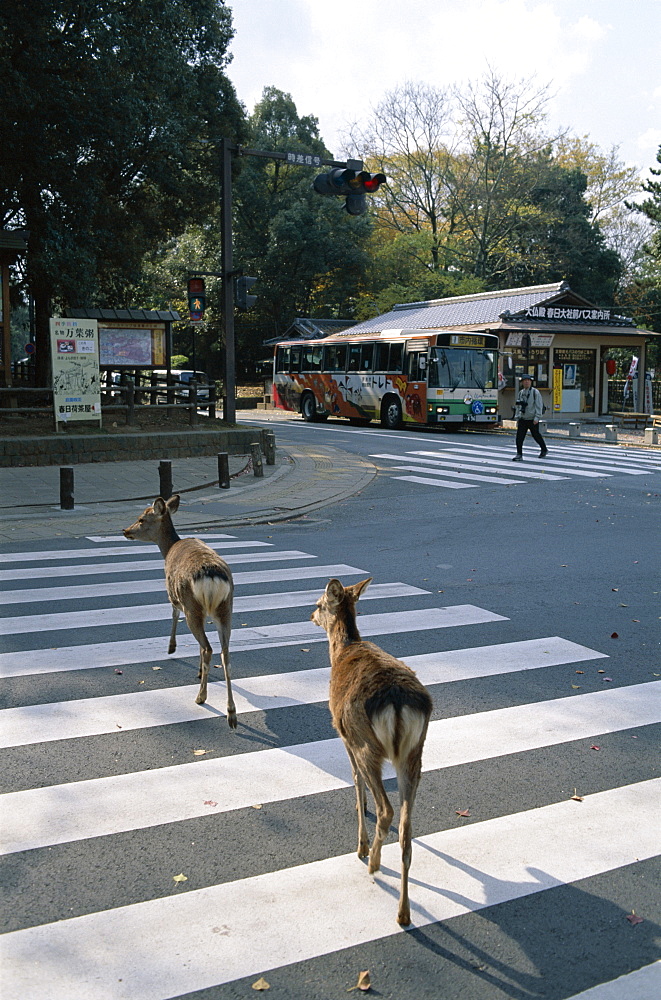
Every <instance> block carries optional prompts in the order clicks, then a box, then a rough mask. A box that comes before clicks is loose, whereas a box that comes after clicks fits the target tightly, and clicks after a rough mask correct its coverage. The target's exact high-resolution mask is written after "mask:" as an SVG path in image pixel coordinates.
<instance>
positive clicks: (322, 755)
mask: <svg viewBox="0 0 661 1000" xmlns="http://www.w3.org/2000/svg"><path fill="white" fill-rule="evenodd" d="M659 721H661V681H650V682H648V683H646V684H640V685H632V686H631V687H626V688H615V689H609V690H605V691H597V692H592V693H589V694H584V695H577V696H575V697H571V698H556V699H553V700H551V701H543V702H537V703H534V704H529V705H521V706H515V707H513V708H502V709H494V710H493V711H490V712H478V713H476V714H474V715H463V716H457V717H455V718H450V719H442V720H439V721H436V722H432V723H431V724H430V726H429V730H428V734H427V739H426V742H425V749H424V754H423V764H422V766H423V770H424V771H435V770H440V769H442V768H447V767H455V766H457V765H459V764H467V763H473V762H475V761H479V760H491V759H493V758H494V757H502V756H506V755H507V754H512V753H521V752H523V751H527V750H535V749H539V748H541V747H548V746H557V745H559V744H561V743H568V742H573V741H575V740H579V739H588V738H590V739H591V738H594V737H595V736H596V735H598V734H599V735H601V734H604V733H608V732H618V731H620V730H623V729H634V728H637V727H639V726H646V725H651V724H653V723H657V722H659ZM384 774H386V775H387V776H392V775H393V774H394V771H393V770H392V768H391V767H390V765H388V766H387V768H386V769H384ZM352 783H353V781H352V777H351V768H350V766H349V762H348V758H347V756H346V753H345V751H344V748H343V745H342V742H341V740H339V739H332V740H319V741H317V742H315V743H305V744H301V745H299V746H290V747H284V748H279V749H273V750H260V751H257V752H255V753H248V754H235V755H232V756H228V757H218V758H215V759H212V760H199V761H195V762H194V763H191V764H179V765H175V766H172V767H164V768H158V769H155V770H151V771H138V772H135V773H132V774H119V775H112V776H110V777H105V778H97V779H91V780H86V781H77V782H70V783H68V784H63V785H52V786H47V787H44V788H34V789H26V790H25V791H20V792H9V793H7V794H5V795H3V796H2V797H0V806H1V807H2V808H1V810H0V812H1V814H2V817H3V819H2V837H1V840H2V853H7V854H9V853H12V852H15V851H26V850H32V849H34V848H37V847H46V846H49V845H53V844H61V843H67V842H70V841H74V840H84V839H86V838H88V837H100V836H107V835H109V834H114V833H119V832H122V831H126V830H135V829H142V828H146V827H150V826H157V825H162V824H164V823H176V822H181V821H182V820H187V819H192V818H194V817H196V816H204V815H208V814H209V811H210V810H211V809H213V810H216V811H218V812H229V811H232V810H235V809H242V808H247V807H249V806H251V805H254V804H255V803H266V802H276V801H282V800H285V799H291V798H298V797H301V796H304V795H317V794H320V793H321V792H327V791H331V790H333V789H337V788H348V787H350V786H351V785H352ZM209 801H213V802H216V803H217V805H216V806H209V805H208V804H207V803H208V802H209ZM657 849H658V844H657Z"/></svg>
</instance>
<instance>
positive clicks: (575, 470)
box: [427, 445, 650, 476]
mask: <svg viewBox="0 0 661 1000" xmlns="http://www.w3.org/2000/svg"><path fill="white" fill-rule="evenodd" d="M472 449H473V454H478V453H479V454H483V455H488V456H489V457H490V458H493V460H494V461H497V462H498V463H499V464H500V463H501V462H503V461H507V457H506V456H505V455H503V458H502V459H501V458H500V455H501V454H503V449H501V448H493V447H489V446H488V445H484V446H483V447H481V448H478V447H475V446H472ZM444 450H445V451H450V452H454V453H456V454H461V455H463V454H464V453H463V449H462V448H457V447H453V448H448V449H444ZM427 454H433V452H427ZM568 458H573V459H576V464H573V463H572V465H571V466H569V467H567V459H568ZM538 461H539V462H543V463H544V464H543V465H541V466H539V468H542V469H545V468H547V467H551V468H552V469H553V471H555V469H556V463H562V462H564V463H565V465H564V466H562V467H560V468H558V470H557V471H558V472H570V473H572V475H576V476H578V475H583V476H590V475H591V476H595V475H608V473H596V472H591V473H590V472H588V470H590V469H608V470H610V473H611V474H615V473H616V472H619V473H622V474H623V475H628V476H645V475H647V473H648V471H650V470H647V469H632V468H629V467H627V466H625V465H623V464H617V463H615V462H608V463H605V462H604V463H603V464H602V463H597V462H595V461H593V460H591V459H589V458H584V457H581V456H576V455H571V454H567V455H566V456H565V457H563V458H560V459H554V457H553V450H552V448H551V449H549V454H548V455H547V457H546V458H544V459H535V458H532V459H530V458H527V459H526V462H527V463H528V464H530V463H531V462H532V463H535V467H537V465H536V463H537V462H538ZM549 463H552V464H551V465H550V466H549ZM579 470H580V471H579Z"/></svg>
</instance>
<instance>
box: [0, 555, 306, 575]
mask: <svg viewBox="0 0 661 1000" xmlns="http://www.w3.org/2000/svg"><path fill="white" fill-rule="evenodd" d="M219 551H220V553H221V555H222V556H223V558H224V559H225V562H226V563H228V564H229V565H230V566H239V565H242V564H243V563H264V562H285V561H289V560H292V559H316V558H317V556H313V555H310V553H309V552H299V551H298V550H297V549H288V550H286V551H281V552H263V551H262V552H251V553H247V552H246V553H242V554H241V555H236V554H235V553H233V552H225V549H224V548H222V549H220V550H219ZM45 558H46V557H45V556H44V555H43V552H42V553H41V559H42V560H44V559H45ZM146 570H160V571H161V573H162V572H163V557H162V556H161V557H160V558H159V559H143V560H141V561H139V562H137V561H136V562H128V561H127V562H113V563H105V562H104V563H102V564H101V565H99V564H98V563H95V564H94V565H93V566H90V565H84V566H80V565H67V566H48V567H47V568H44V567H43V566H30V567H26V568H24V569H20V568H15V569H3V570H0V582H3V583H7V582H12V581H14V580H42V579H43V578H44V576H47V577H48V578H49V579H51V580H52V579H55V578H59V577H63V578H65V579H68V580H71V579H77V578H78V577H79V576H106V575H108V574H109V573H143V572H145V571H146Z"/></svg>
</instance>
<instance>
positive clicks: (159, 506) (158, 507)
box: [152, 497, 165, 517]
mask: <svg viewBox="0 0 661 1000" xmlns="http://www.w3.org/2000/svg"><path fill="white" fill-rule="evenodd" d="M152 508H153V510H154V513H155V514H158V516H159V517H163V515H164V514H165V500H164V499H163V497H156V499H155V500H154V502H153V504H152Z"/></svg>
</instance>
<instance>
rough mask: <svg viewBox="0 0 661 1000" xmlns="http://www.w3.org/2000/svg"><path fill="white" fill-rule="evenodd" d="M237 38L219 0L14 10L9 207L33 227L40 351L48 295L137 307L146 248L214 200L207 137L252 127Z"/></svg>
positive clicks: (4, 156)
mask: <svg viewBox="0 0 661 1000" xmlns="http://www.w3.org/2000/svg"><path fill="white" fill-rule="evenodd" d="M231 37H232V27H231V14H230V11H229V10H228V9H227V8H226V7H225V6H224V5H223V4H222V3H221V2H219V0H141V2H140V3H134V4H126V3H117V2H116V0H101V2H95V3H88V2H74V0H55V2H52V3H49V4H46V3H44V2H42V0H14V2H13V3H12V4H10V5H8V6H7V8H6V10H4V11H3V25H2V30H1V33H0V76H1V78H2V80H3V86H2V88H0V119H1V120H2V122H3V124H4V126H5V127H8V129H9V134H10V135H11V143H9V142H6V141H5V142H3V143H2V144H1V145H0V214H1V216H2V223H3V224H4V225H5V226H16V225H24V226H25V227H26V228H27V229H28V230H29V231H30V243H29V253H28V258H27V268H28V272H27V277H28V281H29V283H30V287H31V290H32V293H33V295H34V296H35V301H36V309H37V345H38V346H37V358H38V361H39V359H40V358H43V357H45V356H46V353H47V352H46V351H45V349H44V345H45V338H46V337H47V319H48V314H49V312H50V310H51V308H52V306H51V304H50V303H53V305H55V304H57V303H59V305H60V306H61V307H65V306H81V305H85V306H89V305H120V306H125V305H127V299H128V298H130V292H131V289H132V287H133V285H134V283H135V282H136V279H137V278H138V276H139V274H140V269H141V264H142V260H143V257H144V255H145V253H146V252H147V251H148V250H150V249H151V248H153V247H154V246H156V245H157V244H159V243H161V242H163V241H164V240H165V239H167V237H168V236H171V235H173V234H176V233H178V232H180V231H181V230H182V228H183V227H184V225H185V223H186V222H187V221H188V220H189V219H190V218H191V216H193V217H200V216H201V215H202V213H203V212H204V211H205V209H206V208H207V207H208V206H209V205H210V204H211V203H212V201H213V200H214V198H215V196H216V184H217V182H216V180H215V178H216V177H217V162H216V161H217V155H216V152H215V147H214V146H209V145H206V146H205V145H204V144H203V143H201V142H200V140H204V139H215V138H216V137H218V136H219V135H221V134H225V135H238V134H240V130H241V118H242V112H241V108H240V105H239V103H238V101H237V99H236V96H235V94H234V91H233V89H232V87H231V84H230V83H229V82H228V80H227V78H226V77H225V75H224V72H223V69H224V65H225V61H226V52H227V47H228V45H229V42H230V39H231ZM144 304H145V303H141V305H144ZM40 348H41V349H40ZM42 374H43V373H42Z"/></svg>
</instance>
